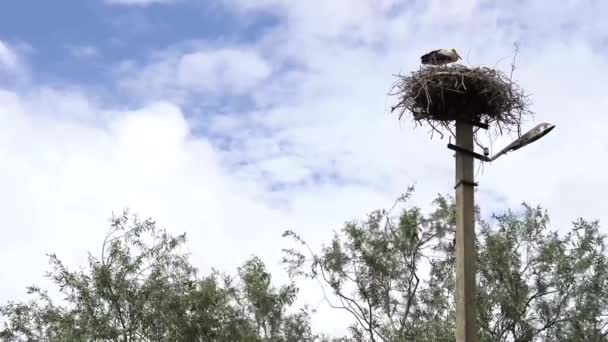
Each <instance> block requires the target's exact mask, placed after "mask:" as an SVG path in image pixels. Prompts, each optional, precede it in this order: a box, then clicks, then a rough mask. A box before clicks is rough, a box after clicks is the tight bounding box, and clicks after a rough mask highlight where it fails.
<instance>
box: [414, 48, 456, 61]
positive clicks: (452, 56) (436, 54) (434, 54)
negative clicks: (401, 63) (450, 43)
mask: <svg viewBox="0 0 608 342" xmlns="http://www.w3.org/2000/svg"><path fill="white" fill-rule="evenodd" d="M459 59H461V58H460V55H459V54H458V52H456V49H439V50H434V51H431V52H429V53H427V54H426V55H423V56H422V57H420V61H421V62H422V64H429V65H444V64H448V63H454V62H456V61H458V60H459Z"/></svg>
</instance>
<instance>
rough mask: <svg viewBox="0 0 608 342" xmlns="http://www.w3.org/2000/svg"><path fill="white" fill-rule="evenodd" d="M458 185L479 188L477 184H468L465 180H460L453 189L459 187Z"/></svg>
mask: <svg viewBox="0 0 608 342" xmlns="http://www.w3.org/2000/svg"><path fill="white" fill-rule="evenodd" d="M460 185H469V186H479V183H477V182H469V181H467V180H462V179H461V180H460V181H459V182H458V183H457V184H456V185H455V186H454V189H456V188H457V187H459V186H460Z"/></svg>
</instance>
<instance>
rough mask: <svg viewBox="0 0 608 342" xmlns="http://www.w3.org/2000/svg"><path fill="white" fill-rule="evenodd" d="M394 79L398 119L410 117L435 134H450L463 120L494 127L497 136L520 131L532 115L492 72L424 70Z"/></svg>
mask: <svg viewBox="0 0 608 342" xmlns="http://www.w3.org/2000/svg"><path fill="white" fill-rule="evenodd" d="M397 77H398V80H397V82H396V83H395V84H394V86H393V92H392V93H391V95H396V96H397V97H398V99H399V102H398V104H397V105H396V106H395V107H393V108H392V110H393V111H395V110H397V109H398V110H399V118H400V119H401V117H402V116H403V115H404V114H405V113H407V112H409V113H412V114H413V117H414V120H416V121H418V122H419V123H421V124H422V123H424V122H426V123H428V124H429V125H430V126H431V127H432V128H433V129H435V130H437V131H439V129H438V128H442V127H443V128H446V129H448V130H450V126H451V124H452V123H453V122H454V121H456V120H462V119H464V120H467V121H470V122H471V121H472V122H482V123H485V124H495V126H498V127H497V128H498V129H499V130H500V133H502V131H503V129H506V130H507V131H511V130H513V129H514V128H517V129H518V130H519V127H520V124H521V120H522V117H523V116H524V115H527V114H531V112H530V110H529V109H528V106H529V104H528V101H527V100H528V99H527V96H526V95H524V93H523V90H521V89H520V88H519V87H518V86H517V84H515V83H514V82H513V81H512V79H511V77H510V76H507V75H506V74H505V73H503V72H501V71H498V70H495V69H491V68H486V67H476V68H469V67H466V66H463V65H451V66H441V67H432V66H427V67H422V68H420V70H418V71H415V72H412V73H411V74H410V75H409V76H408V75H397ZM450 131H451V130H450ZM440 133H441V132H440Z"/></svg>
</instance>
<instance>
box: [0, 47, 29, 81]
mask: <svg viewBox="0 0 608 342" xmlns="http://www.w3.org/2000/svg"><path fill="white" fill-rule="evenodd" d="M27 74H28V71H27V67H26V64H25V62H24V60H23V58H22V57H21V56H20V55H19V53H18V52H17V50H16V49H15V47H13V46H11V45H9V44H8V43H6V42H3V41H2V40H0V76H3V78H5V79H4V80H2V81H4V82H6V81H20V80H23V79H24V78H26V77H27ZM2 81H0V84H2V83H1V82H2Z"/></svg>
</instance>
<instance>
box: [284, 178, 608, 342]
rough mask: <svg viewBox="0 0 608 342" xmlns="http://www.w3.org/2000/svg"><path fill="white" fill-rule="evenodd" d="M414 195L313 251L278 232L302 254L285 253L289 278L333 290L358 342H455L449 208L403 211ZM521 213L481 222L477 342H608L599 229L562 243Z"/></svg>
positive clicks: (528, 211) (438, 204) (537, 211)
mask: <svg viewBox="0 0 608 342" xmlns="http://www.w3.org/2000/svg"><path fill="white" fill-rule="evenodd" d="M412 194H413V189H410V190H409V191H408V192H407V193H406V195H404V196H403V197H401V198H400V199H399V200H398V201H397V202H396V204H395V206H394V207H393V208H392V209H391V210H388V211H385V210H376V211H374V212H372V213H371V214H369V215H368V217H367V218H366V219H365V220H363V221H361V222H357V221H352V222H347V223H346V224H345V225H344V227H343V228H342V229H341V231H340V232H339V233H336V234H335V236H334V238H333V240H332V241H331V243H330V244H329V245H327V246H325V247H323V248H322V249H321V250H320V251H319V252H315V251H313V250H312V248H311V247H310V246H309V245H308V244H307V243H306V242H305V241H304V239H303V238H302V237H301V236H299V235H298V234H296V233H295V232H293V231H287V232H286V233H285V236H288V237H291V238H292V239H294V241H296V242H297V243H298V244H299V245H300V246H301V248H295V249H285V250H284V252H285V258H284V260H283V261H284V263H285V265H286V266H287V269H288V271H289V273H290V275H291V276H292V277H293V278H298V277H308V278H312V279H317V280H319V281H320V282H321V284H322V285H323V286H324V287H328V288H329V289H330V290H331V292H332V293H333V295H334V297H335V299H332V300H330V298H329V297H327V298H326V299H327V300H328V302H330V305H332V306H333V307H335V308H340V309H343V310H347V311H348V312H350V313H351V314H352V316H353V317H354V322H355V323H354V324H353V325H352V326H351V332H352V338H353V340H355V341H454V336H453V335H454V327H455V311H454V308H455V292H454V286H455V284H454V276H455V269H454V266H455V258H454V256H455V253H454V243H453V241H454V232H455V210H454V200H453V198H450V197H444V196H439V197H438V198H437V199H436V200H435V201H434V210H433V211H432V212H430V213H429V214H427V215H424V214H423V213H422V211H421V210H420V209H419V208H417V207H415V206H408V205H407V204H408V203H407V202H408V200H409V198H410V197H411V195H412ZM521 209H522V210H521V211H520V212H518V213H515V212H513V211H507V212H506V213H504V214H501V215H494V216H493V217H492V220H491V221H490V222H485V221H483V220H481V219H479V218H478V227H479V228H478V236H477V246H478V276H477V279H478V306H479V310H478V311H479V312H478V315H479V316H478V319H479V325H480V332H479V335H480V340H481V341H488V342H489V341H492V342H494V341H499V342H500V341H505V342H506V341H519V342H524V341H526V342H533V341H598V342H599V341H608V336H607V334H608V330H607V329H606V327H607V325H608V319H607V317H606V314H607V308H608V306H607V305H606V304H608V303H607V301H608V272H607V271H608V270H607V266H608V263H607V262H608V260H607V258H606V246H605V237H604V236H603V235H601V234H600V233H599V224H598V222H588V221H585V220H582V219H579V220H578V221H576V222H574V224H573V229H572V230H571V231H570V232H568V233H567V234H565V235H562V236H560V235H559V234H558V233H557V232H556V231H554V230H551V229H550V228H549V218H548V215H547V213H546V211H545V210H543V209H542V208H541V207H531V206H529V205H527V204H525V203H524V204H523V205H522V208H521ZM396 210H398V214H397V215H395V214H394V211H396ZM478 213H479V211H478ZM478 217H479V215H478Z"/></svg>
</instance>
